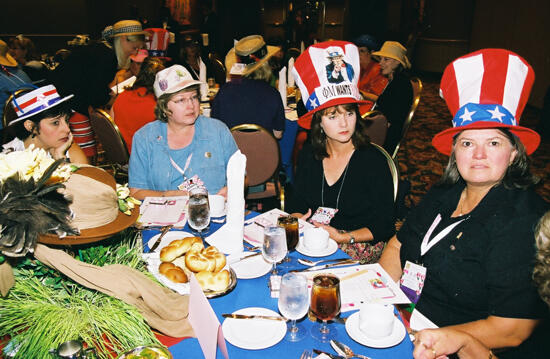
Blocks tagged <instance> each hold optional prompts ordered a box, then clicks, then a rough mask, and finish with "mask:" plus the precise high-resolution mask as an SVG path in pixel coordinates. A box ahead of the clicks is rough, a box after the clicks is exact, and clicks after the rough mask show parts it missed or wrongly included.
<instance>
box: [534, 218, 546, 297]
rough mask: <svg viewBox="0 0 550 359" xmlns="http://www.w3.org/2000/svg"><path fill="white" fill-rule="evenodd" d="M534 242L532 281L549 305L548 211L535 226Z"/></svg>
mask: <svg viewBox="0 0 550 359" xmlns="http://www.w3.org/2000/svg"><path fill="white" fill-rule="evenodd" d="M535 240H536V244H537V254H536V255H535V268H534V269H533V280H534V281H535V283H536V284H537V286H538V291H539V295H540V297H541V298H542V300H544V301H545V302H546V304H548V305H550V211H548V212H546V213H545V214H544V216H542V218H541V219H540V221H539V223H538V224H537V228H536V231H535Z"/></svg>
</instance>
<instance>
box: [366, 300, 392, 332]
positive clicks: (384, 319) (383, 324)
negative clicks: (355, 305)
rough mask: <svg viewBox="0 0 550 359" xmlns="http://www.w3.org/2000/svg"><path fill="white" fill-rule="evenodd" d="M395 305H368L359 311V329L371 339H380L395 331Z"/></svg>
mask: <svg viewBox="0 0 550 359" xmlns="http://www.w3.org/2000/svg"><path fill="white" fill-rule="evenodd" d="M394 320H395V316H394V314H393V305H385V304H377V303H366V304H363V305H361V308H360V311H359V329H360V330H361V331H362V332H363V333H364V334H365V335H366V336H367V337H369V338H373V339H380V338H385V337H387V336H389V335H391V333H392V331H393V321H394Z"/></svg>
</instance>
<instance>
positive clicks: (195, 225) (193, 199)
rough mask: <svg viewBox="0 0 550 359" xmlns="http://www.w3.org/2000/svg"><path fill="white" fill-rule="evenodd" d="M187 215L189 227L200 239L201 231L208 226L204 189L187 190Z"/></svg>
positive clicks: (196, 187) (208, 209)
mask: <svg viewBox="0 0 550 359" xmlns="http://www.w3.org/2000/svg"><path fill="white" fill-rule="evenodd" d="M187 215H188V221H189V227H191V229H192V230H193V231H195V232H197V233H198V234H199V236H200V237H201V238H202V235H203V231H204V230H205V229H206V228H207V227H208V225H209V224H210V205H209V204H208V191H207V190H206V188H204V187H199V186H195V187H193V188H191V189H189V203H188V204H187Z"/></svg>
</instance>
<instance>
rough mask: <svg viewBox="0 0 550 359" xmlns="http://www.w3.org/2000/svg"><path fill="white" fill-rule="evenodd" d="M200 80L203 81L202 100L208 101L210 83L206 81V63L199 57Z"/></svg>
mask: <svg viewBox="0 0 550 359" xmlns="http://www.w3.org/2000/svg"><path fill="white" fill-rule="evenodd" d="M199 81H200V82H202V83H201V96H202V98H201V100H202V101H208V84H207V83H206V65H205V64H204V62H202V59H201V58H199Z"/></svg>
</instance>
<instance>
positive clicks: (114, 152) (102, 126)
mask: <svg viewBox="0 0 550 359" xmlns="http://www.w3.org/2000/svg"><path fill="white" fill-rule="evenodd" d="M90 124H91V125H92V129H93V130H94V132H95V134H96V136H97V138H98V140H99V143H100V144H101V147H102V148H103V157H104V158H105V160H106V161H107V163H106V164H102V165H100V166H99V167H107V168H111V169H112V170H113V176H114V177H115V178H117V177H120V178H126V177H128V162H129V160H130V153H129V152H128V146H127V145H126V141H124V138H123V137H122V134H121V133H120V130H119V129H118V126H117V125H116V124H115V122H114V121H113V119H112V118H111V116H110V115H109V113H107V111H105V110H102V109H95V110H93V111H92V112H91V114H90Z"/></svg>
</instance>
